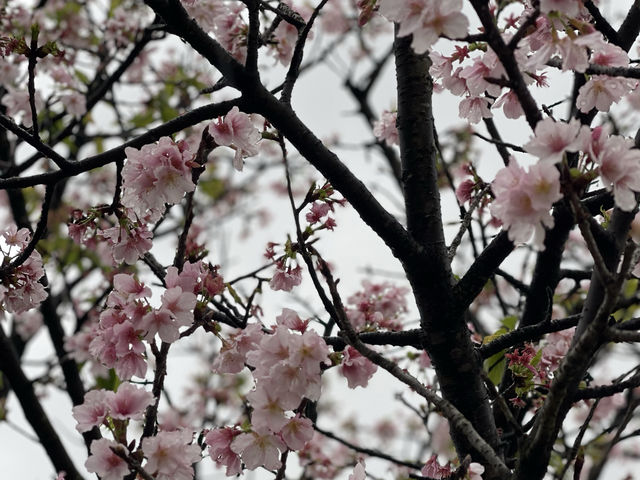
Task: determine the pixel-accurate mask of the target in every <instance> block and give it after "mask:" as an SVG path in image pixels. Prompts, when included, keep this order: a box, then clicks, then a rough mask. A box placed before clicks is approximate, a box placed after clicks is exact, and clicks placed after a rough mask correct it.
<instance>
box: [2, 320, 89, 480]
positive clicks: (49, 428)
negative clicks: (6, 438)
mask: <svg viewBox="0 0 640 480" xmlns="http://www.w3.org/2000/svg"><path fill="white" fill-rule="evenodd" d="M0 370H2V372H3V373H4V375H5V378H6V379H8V380H9V382H10V383H11V387H12V389H13V391H14V392H15V394H16V396H17V397H18V401H19V402H20V405H21V406H22V411H23V412H24V415H25V417H26V418H27V421H28V422H29V424H30V425H31V427H32V428H33V430H34V432H35V433H36V435H38V438H39V439H40V444H41V445H42V447H43V448H44V449H45V450H46V451H47V455H48V456H49V459H50V460H51V463H52V464H53V466H54V468H55V469H56V471H58V472H59V471H63V470H64V471H65V472H67V477H66V478H68V479H69V480H83V477H82V476H81V475H80V473H79V472H78V470H77V469H76V467H75V465H74V464H73V462H72V461H71V458H70V457H69V454H68V453H67V451H66V449H65V447H64V445H63V444H62V442H61V441H60V438H59V437H58V434H57V433H56V431H55V429H54V428H53V425H51V422H50V421H49V418H48V417H47V414H46V413H45V411H44V409H43V408H42V405H41V404H40V400H39V399H38V397H37V395H36V393H35V392H34V390H33V385H32V384H31V382H30V381H29V379H28V378H27V377H26V376H25V374H24V372H23V371H22V368H21V367H20V360H19V359H18V356H17V354H16V351H15V349H14V348H13V345H12V343H11V341H10V340H9V338H8V337H7V336H6V334H5V332H4V328H3V326H2V324H0Z"/></svg>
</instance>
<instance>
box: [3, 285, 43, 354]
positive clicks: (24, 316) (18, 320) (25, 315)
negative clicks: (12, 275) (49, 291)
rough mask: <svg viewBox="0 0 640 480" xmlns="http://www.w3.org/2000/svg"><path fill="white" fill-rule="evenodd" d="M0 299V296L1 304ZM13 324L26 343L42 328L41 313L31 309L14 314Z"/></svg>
mask: <svg viewBox="0 0 640 480" xmlns="http://www.w3.org/2000/svg"><path fill="white" fill-rule="evenodd" d="M2 288H4V287H2ZM1 297H2V295H0V303H2V299H1ZM13 322H14V328H15V331H16V333H17V334H18V335H20V338H22V340H24V341H25V342H26V341H27V340H29V339H30V338H31V337H33V336H34V335H35V334H36V333H37V332H38V330H40V327H42V325H43V317H42V312H40V310H38V309H35V308H32V309H31V310H27V311H26V312H21V313H14V314H13Z"/></svg>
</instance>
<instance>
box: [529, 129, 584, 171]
mask: <svg viewBox="0 0 640 480" xmlns="http://www.w3.org/2000/svg"><path fill="white" fill-rule="evenodd" d="M588 135H589V129H588V128H587V127H585V126H583V125H581V124H580V122H579V121H578V120H576V119H572V120H571V121H570V122H569V123H565V122H556V121H554V120H553V119H551V118H545V119H544V120H542V121H540V122H538V124H537V125H536V129H535V135H534V136H533V137H532V139H531V140H529V142H527V143H526V144H525V145H524V148H525V150H526V151H527V152H528V153H531V154H532V155H536V156H537V157H539V158H540V160H543V161H545V162H549V163H558V162H560V161H562V157H563V155H564V153H565V152H577V151H578V150H581V149H582V148H583V147H584V145H586V144H587V141H588Z"/></svg>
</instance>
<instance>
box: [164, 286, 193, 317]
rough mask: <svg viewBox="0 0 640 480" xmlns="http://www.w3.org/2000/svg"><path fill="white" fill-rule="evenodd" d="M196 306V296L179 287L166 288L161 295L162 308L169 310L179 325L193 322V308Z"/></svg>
mask: <svg viewBox="0 0 640 480" xmlns="http://www.w3.org/2000/svg"><path fill="white" fill-rule="evenodd" d="M195 307H196V296H195V295H194V294H193V293H192V292H184V291H182V288H180V287H173V288H168V289H167V290H165V292H164V294H163V295H162V306H161V308H162V309H166V310H168V311H169V312H171V315H172V317H173V319H174V320H175V323H176V325H177V326H179V327H188V326H190V325H191V324H192V323H193V309H194V308H195Z"/></svg>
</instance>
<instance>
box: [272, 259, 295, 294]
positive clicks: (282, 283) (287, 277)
mask: <svg viewBox="0 0 640 480" xmlns="http://www.w3.org/2000/svg"><path fill="white" fill-rule="evenodd" d="M301 283H302V268H301V267H300V265H297V266H296V267H291V266H288V267H287V266H285V264H284V262H278V263H277V264H276V273H275V274H274V275H273V277H271V281H270V282H269V287H271V290H284V291H285V292H290V291H291V290H292V289H293V287H297V286H298V285H300V284H301Z"/></svg>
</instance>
